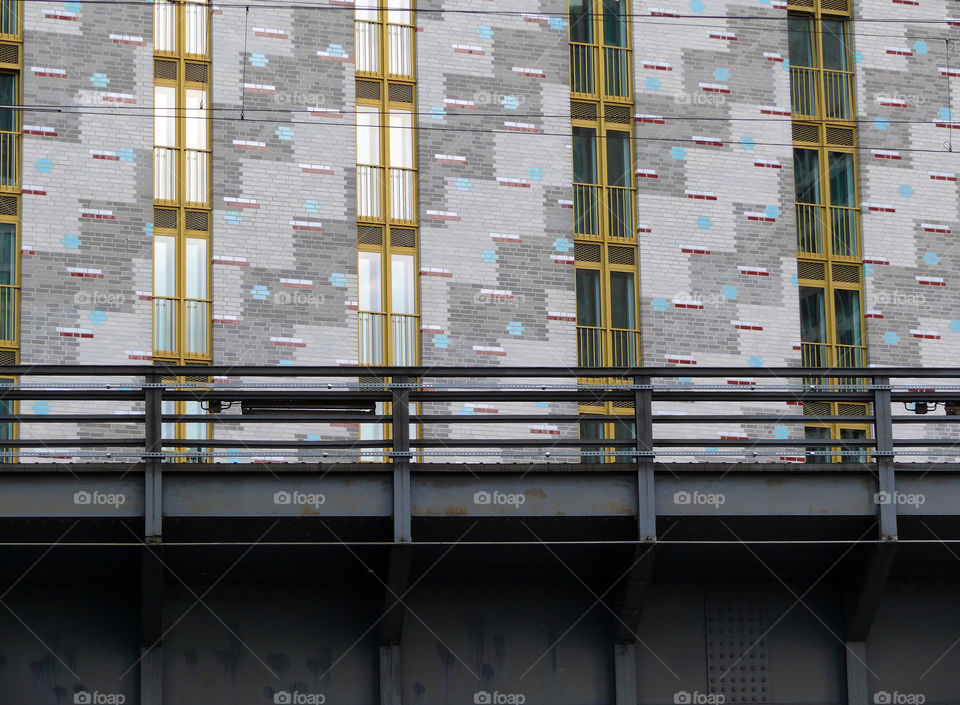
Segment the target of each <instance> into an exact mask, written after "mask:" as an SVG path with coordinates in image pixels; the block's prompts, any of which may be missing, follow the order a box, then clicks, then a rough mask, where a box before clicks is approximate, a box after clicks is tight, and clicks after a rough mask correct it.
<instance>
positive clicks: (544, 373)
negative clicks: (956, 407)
mask: <svg viewBox="0 0 960 705" xmlns="http://www.w3.org/2000/svg"><path fill="white" fill-rule="evenodd" d="M144 375H162V376H165V377H166V376H197V375H203V376H209V377H225V376H233V377H278V378H286V377H376V376H381V377H392V376H396V375H403V376H408V377H428V378H441V377H486V378H497V377H529V378H551V377H557V378H564V379H569V378H571V377H587V378H589V377H624V378H633V377H635V376H639V375H643V376H648V377H653V378H675V377H727V376H740V377H742V376H744V375H747V376H749V377H757V378H759V377H763V378H770V377H787V378H797V377H863V378H874V377H891V378H926V379H929V378H934V377H944V378H950V379H957V378H960V368H956V367H951V368H947V367H926V368H903V367H836V368H823V367H751V368H749V369H745V368H743V367H690V368H677V367H451V368H444V367H424V366H421V367H373V366H367V367H333V366H303V367H276V366H269V365H256V366H233V365H211V366H199V365H3V366H0V376H4V377H17V376H31V377H34V376H65V377H85V376H86V377H90V376H94V377H130V376H138V377H142V376H144Z"/></svg>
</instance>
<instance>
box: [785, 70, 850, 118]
mask: <svg viewBox="0 0 960 705" xmlns="http://www.w3.org/2000/svg"><path fill="white" fill-rule="evenodd" d="M821 82H822V85H821ZM852 86H853V72H852V71H831V70H827V69H817V68H810V67H806V66H791V67H790V110H791V111H792V112H793V116H794V117H800V118H803V117H808V118H826V119H828V120H850V119H852V118H851V114H852V110H851V105H852V103H853V101H852V93H851V88H852Z"/></svg>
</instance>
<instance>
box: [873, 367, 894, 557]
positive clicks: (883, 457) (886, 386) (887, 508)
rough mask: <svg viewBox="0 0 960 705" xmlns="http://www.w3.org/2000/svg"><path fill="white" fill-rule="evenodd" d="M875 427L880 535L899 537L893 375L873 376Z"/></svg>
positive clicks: (888, 539)
mask: <svg viewBox="0 0 960 705" xmlns="http://www.w3.org/2000/svg"><path fill="white" fill-rule="evenodd" d="M873 418H874V422H873V428H874V436H875V437H876V441H877V454H876V455H877V470H878V473H877V474H878V478H877V480H878V482H877V485H878V492H877V494H876V496H875V497H874V500H875V501H876V503H877V506H878V507H879V511H880V538H881V539H882V540H883V541H896V540H897V503H896V497H895V496H894V495H895V492H896V482H895V478H894V455H893V419H892V417H891V410H890V378H889V377H873Z"/></svg>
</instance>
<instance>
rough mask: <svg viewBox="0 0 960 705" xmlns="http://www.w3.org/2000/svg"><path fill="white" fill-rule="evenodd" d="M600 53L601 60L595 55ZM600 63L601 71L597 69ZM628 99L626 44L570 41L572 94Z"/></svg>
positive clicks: (630, 90) (628, 52)
mask: <svg viewBox="0 0 960 705" xmlns="http://www.w3.org/2000/svg"><path fill="white" fill-rule="evenodd" d="M600 56H602V57H603V62H602V65H601V62H600V61H599V57H600ZM601 67H602V72H601V71H600V69H601ZM601 88H602V89H603V97H604V98H608V99H614V100H629V99H630V97H631V96H632V94H633V93H632V86H631V85H630V50H629V49H627V48H626V47H608V46H605V47H600V46H597V45H596V44H583V43H581V42H570V93H571V95H572V96H573V97H584V98H593V99H599V98H600V95H599V92H600V89H601Z"/></svg>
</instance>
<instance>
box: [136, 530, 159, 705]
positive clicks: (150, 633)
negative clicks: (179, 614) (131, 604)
mask: <svg viewBox="0 0 960 705" xmlns="http://www.w3.org/2000/svg"><path fill="white" fill-rule="evenodd" d="M155 550H159V549H157V548H154V547H146V546H145V547H144V548H143V550H142V552H141V556H140V561H141V562H140V705H164V703H163V645H162V643H161V638H162V637H163V565H162V564H161V562H160V560H159V558H158V557H157V556H155V555H153V551H155Z"/></svg>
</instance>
